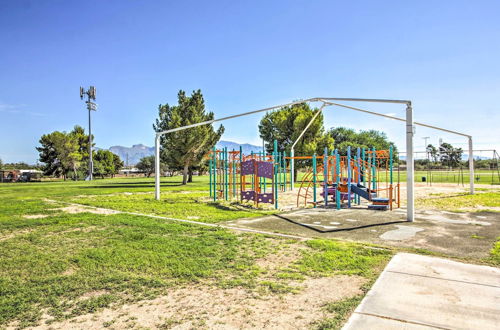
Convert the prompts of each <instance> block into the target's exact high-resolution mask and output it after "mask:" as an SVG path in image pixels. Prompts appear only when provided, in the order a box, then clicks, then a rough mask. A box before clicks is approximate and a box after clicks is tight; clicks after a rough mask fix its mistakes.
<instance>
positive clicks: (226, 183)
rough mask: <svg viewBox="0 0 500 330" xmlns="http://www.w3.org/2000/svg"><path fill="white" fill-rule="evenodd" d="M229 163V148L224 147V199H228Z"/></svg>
mask: <svg viewBox="0 0 500 330" xmlns="http://www.w3.org/2000/svg"><path fill="white" fill-rule="evenodd" d="M228 167H229V164H228V161H227V147H224V195H225V196H224V198H225V199H226V200H227V199H228V193H229V191H228V189H229V180H228V179H229V172H228Z"/></svg>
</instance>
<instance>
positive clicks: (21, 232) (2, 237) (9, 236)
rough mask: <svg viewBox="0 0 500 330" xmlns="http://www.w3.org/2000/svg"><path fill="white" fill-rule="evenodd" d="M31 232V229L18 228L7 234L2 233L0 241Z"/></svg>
mask: <svg viewBox="0 0 500 330" xmlns="http://www.w3.org/2000/svg"><path fill="white" fill-rule="evenodd" d="M31 232H33V229H23V230H18V231H15V232H12V233H9V234H7V235H4V236H0V242H1V241H6V240H8V239H11V238H14V237H17V236H19V235H24V234H29V233H31Z"/></svg>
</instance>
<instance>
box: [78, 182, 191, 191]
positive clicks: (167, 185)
mask: <svg viewBox="0 0 500 330" xmlns="http://www.w3.org/2000/svg"><path fill="white" fill-rule="evenodd" d="M180 186H182V184H180V183H175V184H167V183H162V184H160V187H180ZM154 187H155V185H154V182H153V183H151V184H133V185H126V184H119V183H114V184H112V185H109V184H108V185H99V186H83V187H81V188H83V189H94V188H98V189H110V188H130V189H134V188H151V189H154Z"/></svg>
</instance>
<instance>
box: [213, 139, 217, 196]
mask: <svg viewBox="0 0 500 330" xmlns="http://www.w3.org/2000/svg"><path fill="white" fill-rule="evenodd" d="M213 152H214V160H213V163H214V179H213V183H214V188H213V191H214V196H213V197H214V202H215V201H216V200H217V149H215V147H214V150H213Z"/></svg>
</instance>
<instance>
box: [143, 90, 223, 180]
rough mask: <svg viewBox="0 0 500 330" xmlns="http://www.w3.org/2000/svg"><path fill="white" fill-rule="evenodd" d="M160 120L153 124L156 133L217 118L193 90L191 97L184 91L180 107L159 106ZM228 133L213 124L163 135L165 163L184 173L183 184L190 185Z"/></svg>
mask: <svg viewBox="0 0 500 330" xmlns="http://www.w3.org/2000/svg"><path fill="white" fill-rule="evenodd" d="M158 117H159V118H158V119H156V122H155V123H154V124H153V129H154V130H155V131H156V132H161V131H165V130H169V129H173V128H178V127H182V126H187V125H191V124H195V123H199V122H204V121H207V120H212V119H214V114H213V112H207V111H206V109H205V100H204V99H203V95H202V93H201V90H197V91H193V92H192V93H191V96H186V92H184V91H182V90H180V91H179V93H178V94H177V105H172V106H171V105H169V104H164V105H161V104H160V106H159V107H158ZM222 133H224V127H223V126H222V125H221V126H219V128H218V129H217V131H215V130H214V128H213V126H212V125H202V126H197V127H193V128H190V129H186V130H182V131H178V132H174V133H170V134H166V135H163V136H162V138H161V141H160V143H161V160H162V161H163V162H164V163H166V164H167V165H168V167H169V168H170V169H174V170H182V174H183V179H182V184H186V183H187V182H188V179H190V180H191V179H192V176H191V175H190V174H191V173H192V171H193V169H194V168H196V167H198V166H199V165H200V163H201V162H202V161H203V157H204V156H205V155H206V154H207V153H208V152H210V149H212V148H213V146H215V144H216V143H217V141H219V139H220V137H221V136H222Z"/></svg>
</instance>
